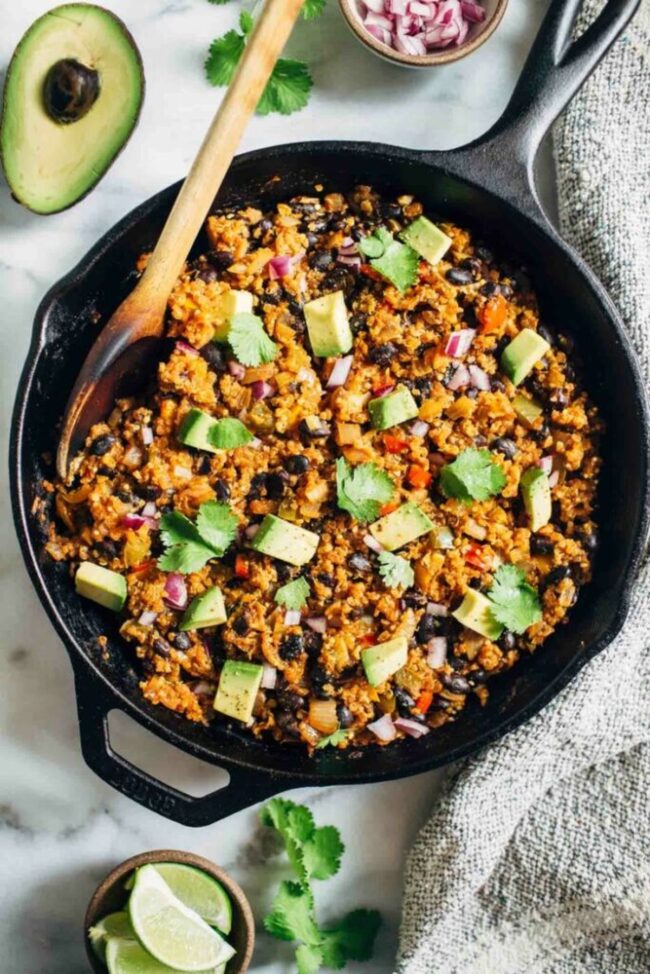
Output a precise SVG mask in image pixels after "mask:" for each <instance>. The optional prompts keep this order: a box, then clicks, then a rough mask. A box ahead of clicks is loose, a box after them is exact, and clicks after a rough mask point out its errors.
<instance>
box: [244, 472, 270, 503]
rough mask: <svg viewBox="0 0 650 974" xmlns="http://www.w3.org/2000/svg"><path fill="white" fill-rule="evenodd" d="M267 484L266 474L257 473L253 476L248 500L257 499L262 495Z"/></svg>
mask: <svg viewBox="0 0 650 974" xmlns="http://www.w3.org/2000/svg"><path fill="white" fill-rule="evenodd" d="M265 486H266V474H265V473H256V474H255V476H254V477H252V478H251V485H250V489H249V491H248V494H247V495H246V497H247V499H248V500H257V499H258V498H259V497H261V496H262V491H263V490H264V487H265Z"/></svg>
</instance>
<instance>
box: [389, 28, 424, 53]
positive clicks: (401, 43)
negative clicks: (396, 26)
mask: <svg viewBox="0 0 650 974" xmlns="http://www.w3.org/2000/svg"><path fill="white" fill-rule="evenodd" d="M393 43H394V45H395V50H396V51H399V52H400V54H414V55H415V56H416V57H418V56H421V55H423V54H426V53H427V48H426V44H425V43H424V40H423V39H422V37H421V36H418V35H416V36H409V35H408V34H399V33H397V32H396V33H395V34H393Z"/></svg>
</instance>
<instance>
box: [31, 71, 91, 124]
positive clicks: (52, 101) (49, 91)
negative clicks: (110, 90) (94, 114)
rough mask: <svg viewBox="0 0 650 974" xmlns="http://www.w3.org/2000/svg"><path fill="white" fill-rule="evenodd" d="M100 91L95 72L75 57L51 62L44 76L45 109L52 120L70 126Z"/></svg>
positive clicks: (80, 117) (89, 106)
mask: <svg viewBox="0 0 650 974" xmlns="http://www.w3.org/2000/svg"><path fill="white" fill-rule="evenodd" d="M99 92H100V81H99V72H98V71H95V70H94V68H89V67H86V65H85V64H81V62H80V61H77V60H75V59H74V58H63V59H62V60H61V61H57V62H56V64H53V65H52V67H51V68H50V70H49V71H48V72H47V75H46V77H45V82H44V84H43V102H44V104H45V110H46V112H47V114H48V115H49V116H50V118H52V119H54V121H55V122H59V123H61V124H63V125H69V124H70V123H71V122H78V121H79V120H80V119H82V118H83V117H84V115H87V114H88V112H89V111H90V109H91V108H92V107H93V105H94V104H95V102H96V101H97V98H98V97H99Z"/></svg>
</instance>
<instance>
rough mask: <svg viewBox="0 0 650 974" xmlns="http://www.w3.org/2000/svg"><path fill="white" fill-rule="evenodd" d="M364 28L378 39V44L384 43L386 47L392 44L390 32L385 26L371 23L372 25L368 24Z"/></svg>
mask: <svg viewBox="0 0 650 974" xmlns="http://www.w3.org/2000/svg"><path fill="white" fill-rule="evenodd" d="M366 29H367V31H368V33H369V34H371V35H372V36H373V37H374V38H375V40H376V41H379V43H380V44H385V45H386V47H391V46H392V43H391V42H392V35H391V32H390V31H389V30H386V28H385V27H375V26H374V25H373V26H368V27H367V28H366Z"/></svg>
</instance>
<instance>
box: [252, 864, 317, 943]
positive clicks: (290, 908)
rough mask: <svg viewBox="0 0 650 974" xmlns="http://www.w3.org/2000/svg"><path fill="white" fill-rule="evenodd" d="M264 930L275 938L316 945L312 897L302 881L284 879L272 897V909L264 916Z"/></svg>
mask: <svg viewBox="0 0 650 974" xmlns="http://www.w3.org/2000/svg"><path fill="white" fill-rule="evenodd" d="M264 927H265V929H266V930H267V931H268V932H269V933H271V934H273V936H274V937H277V938H278V940H301V941H302V942H303V943H306V944H309V945H313V946H317V945H318V943H319V941H320V932H319V930H318V927H317V926H316V921H315V920H314V898H313V896H312V894H311V890H310V889H309V888H308V887H305V886H303V885H302V884H301V883H293V882H291V881H290V880H287V879H285V880H283V881H282V882H281V883H280V888H279V890H278V892H277V894H276V896H275V899H274V900H273V905H272V907H271V912H270V913H269V914H267V916H265V917H264Z"/></svg>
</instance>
